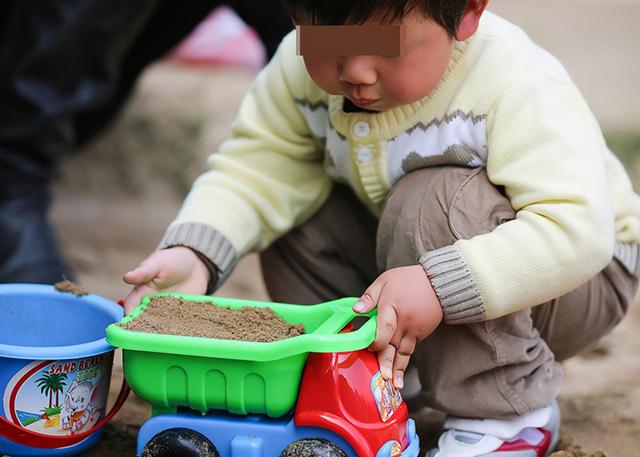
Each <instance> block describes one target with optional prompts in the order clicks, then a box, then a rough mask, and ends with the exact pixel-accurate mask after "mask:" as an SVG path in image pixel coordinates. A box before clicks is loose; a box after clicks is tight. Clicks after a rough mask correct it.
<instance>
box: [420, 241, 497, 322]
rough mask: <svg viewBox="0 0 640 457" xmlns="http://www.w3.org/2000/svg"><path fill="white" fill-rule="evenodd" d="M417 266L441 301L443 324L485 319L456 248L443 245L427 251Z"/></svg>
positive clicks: (471, 282) (474, 288) (476, 290)
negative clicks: (424, 273) (421, 269)
mask: <svg viewBox="0 0 640 457" xmlns="http://www.w3.org/2000/svg"><path fill="white" fill-rule="evenodd" d="M420 264H421V265H422V267H423V268H424V270H425V271H426V272H427V276H428V277H429V280H430V281H431V285H432V286H433V289H434V290H435V292H436V295H437V296H438V298H439V299H440V303H441V304H442V309H443V312H444V319H445V322H447V323H448V324H471V323H473V322H482V321H484V320H486V313H485V309H484V304H483V303H482V298H481V297H480V293H479V292H478V288H477V287H476V285H475V283H474V281H473V279H472V278H471V273H470V272H469V268H468V267H467V264H466V263H465V261H464V259H463V258H462V256H461V255H460V253H459V252H458V250H457V249H456V248H455V247H453V246H446V247H443V248H440V249H436V250H435V251H431V252H427V253H426V254H424V255H423V256H422V257H420Z"/></svg>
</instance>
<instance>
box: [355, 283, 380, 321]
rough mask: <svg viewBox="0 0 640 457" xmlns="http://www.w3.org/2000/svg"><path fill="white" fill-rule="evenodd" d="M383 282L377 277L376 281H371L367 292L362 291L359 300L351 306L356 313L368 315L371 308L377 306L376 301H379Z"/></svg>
mask: <svg viewBox="0 0 640 457" xmlns="http://www.w3.org/2000/svg"><path fill="white" fill-rule="evenodd" d="M384 284H385V281H384V279H381V277H380V276H378V279H376V280H375V281H373V282H372V283H371V285H370V286H369V287H367V290H365V291H364V293H363V294H362V296H361V297H360V299H359V300H358V301H357V302H356V304H355V305H353V310H354V311H355V312H356V313H368V312H369V311H371V310H372V309H373V308H375V307H376V306H378V300H379V299H380V293H381V292H382V289H383V288H384Z"/></svg>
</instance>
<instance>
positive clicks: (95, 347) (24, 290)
mask: <svg viewBox="0 0 640 457" xmlns="http://www.w3.org/2000/svg"><path fill="white" fill-rule="evenodd" d="M25 294H28V295H31V296H34V295H36V296H40V297H55V298H56V299H59V298H60V297H61V294H63V295H68V298H69V299H73V300H82V301H84V302H87V303H88V304H91V306H94V307H97V308H98V309H99V310H101V311H103V312H105V313H106V314H107V315H108V316H110V317H111V318H112V320H113V322H118V321H119V320H120V319H122V316H123V309H122V307H121V306H120V305H118V304H117V303H115V302H113V301H111V300H108V299H106V298H104V297H101V296H99V295H95V294H87V295H83V296H81V297H78V296H74V295H70V294H66V293H63V292H59V291H57V290H55V289H54V287H53V286H51V285H47V284H29V283H24V284H0V296H8V295H25ZM114 349H115V348H114V347H113V346H111V345H110V344H109V343H107V340H106V328H105V333H104V336H103V337H102V338H98V339H96V340H93V341H90V342H87V343H81V344H71V345H66V346H17V345H12V344H0V357H6V358H10V359H22V360H71V359H82V358H85V357H91V356H94V355H99V354H104V353H106V352H110V351H113V350H114Z"/></svg>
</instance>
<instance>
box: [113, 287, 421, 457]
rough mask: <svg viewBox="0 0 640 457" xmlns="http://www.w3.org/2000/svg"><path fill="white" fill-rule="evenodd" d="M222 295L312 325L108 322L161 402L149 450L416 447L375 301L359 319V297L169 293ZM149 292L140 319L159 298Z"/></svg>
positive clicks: (207, 454)
mask: <svg viewBox="0 0 640 457" xmlns="http://www.w3.org/2000/svg"><path fill="white" fill-rule="evenodd" d="M165 295H171V296H176V297H180V298H183V299H185V300H190V301H198V302H202V304H203V306H210V305H211V303H212V302H215V304H217V305H220V306H226V307H230V308H232V309H239V308H240V307H242V306H256V307H269V308H271V309H273V310H274V311H275V312H276V313H277V314H278V315H279V316H281V317H282V318H283V319H284V320H285V321H287V322H288V323H291V324H303V325H304V328H305V333H304V334H302V335H300V336H295V337H292V338H288V339H284V340H279V341H275V342H269V343H257V342H245V341H231V340H218V339H206V338H196V337H185V336H176V335H158V334H151V333H139V332H133V331H130V330H125V329H123V328H122V327H119V326H115V325H112V326H110V327H109V328H108V329H107V339H108V341H109V343H111V344H112V345H114V346H117V347H121V348H122V349H123V364H124V373H125V377H126V379H127V381H128V383H129V384H130V386H131V388H132V390H133V391H134V392H135V393H136V394H137V395H138V396H140V397H141V398H142V399H144V400H145V401H147V402H149V403H150V404H151V406H152V417H151V418H150V419H149V420H148V421H147V422H145V423H144V424H143V426H142V428H141V429H140V432H139V434H138V449H137V455H138V456H141V457H142V456H144V457H168V456H174V455H180V456H185V457H190V456H193V457H293V456H318V457H320V456H322V457H347V456H348V457H357V456H360V457H374V456H375V457H392V456H393V457H397V456H402V457H415V456H418V454H419V441H418V437H417V435H416V433H415V425H414V422H413V420H411V419H410V418H409V417H408V412H407V407H406V404H405V403H404V402H403V401H402V398H401V397H400V394H399V392H398V391H396V390H395V389H394V388H393V386H392V385H391V384H390V383H389V382H388V381H385V380H384V379H383V378H382V376H381V374H380V370H379V366H378V362H377V358H376V356H375V354H373V353H372V352H370V351H368V350H366V349H364V348H366V347H367V346H368V345H369V344H371V342H372V341H373V339H374V338H375V332H376V319H375V312H372V313H369V314H368V315H366V318H367V321H366V322H365V323H364V325H362V326H361V327H360V328H358V329H357V330H354V329H353V327H351V324H350V322H351V321H352V320H353V319H354V318H355V317H356V314H355V313H354V312H353V311H352V306H353V304H354V303H355V300H356V299H354V298H345V299H341V300H336V301H332V302H327V303H322V304H318V305H312V306H300V305H288V304H282V303H266V302H256V301H247V300H237V299H224V298H219V297H215V298H213V297H207V296H193V295H177V294H165ZM149 300H150V297H145V299H144V300H143V301H142V303H141V304H140V305H139V306H138V307H137V308H136V309H135V310H134V311H133V313H132V314H131V315H129V316H127V317H125V319H124V320H123V322H127V321H129V320H131V319H135V318H136V317H137V316H139V315H141V313H144V312H145V308H146V306H147V304H148V303H149Z"/></svg>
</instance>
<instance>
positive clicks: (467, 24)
mask: <svg viewBox="0 0 640 457" xmlns="http://www.w3.org/2000/svg"><path fill="white" fill-rule="evenodd" d="M488 3H489V0H469V2H468V3H467V6H466V7H465V9H464V13H463V14H462V19H461V20H460V24H459V25H458V31H457V32H456V39H457V40H458V41H464V40H467V39H469V38H471V37H472V36H473V35H474V34H475V33H476V31H477V30H478V26H479V25H480V18H481V17H482V13H484V10H485V9H486V8H487V4H488Z"/></svg>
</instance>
